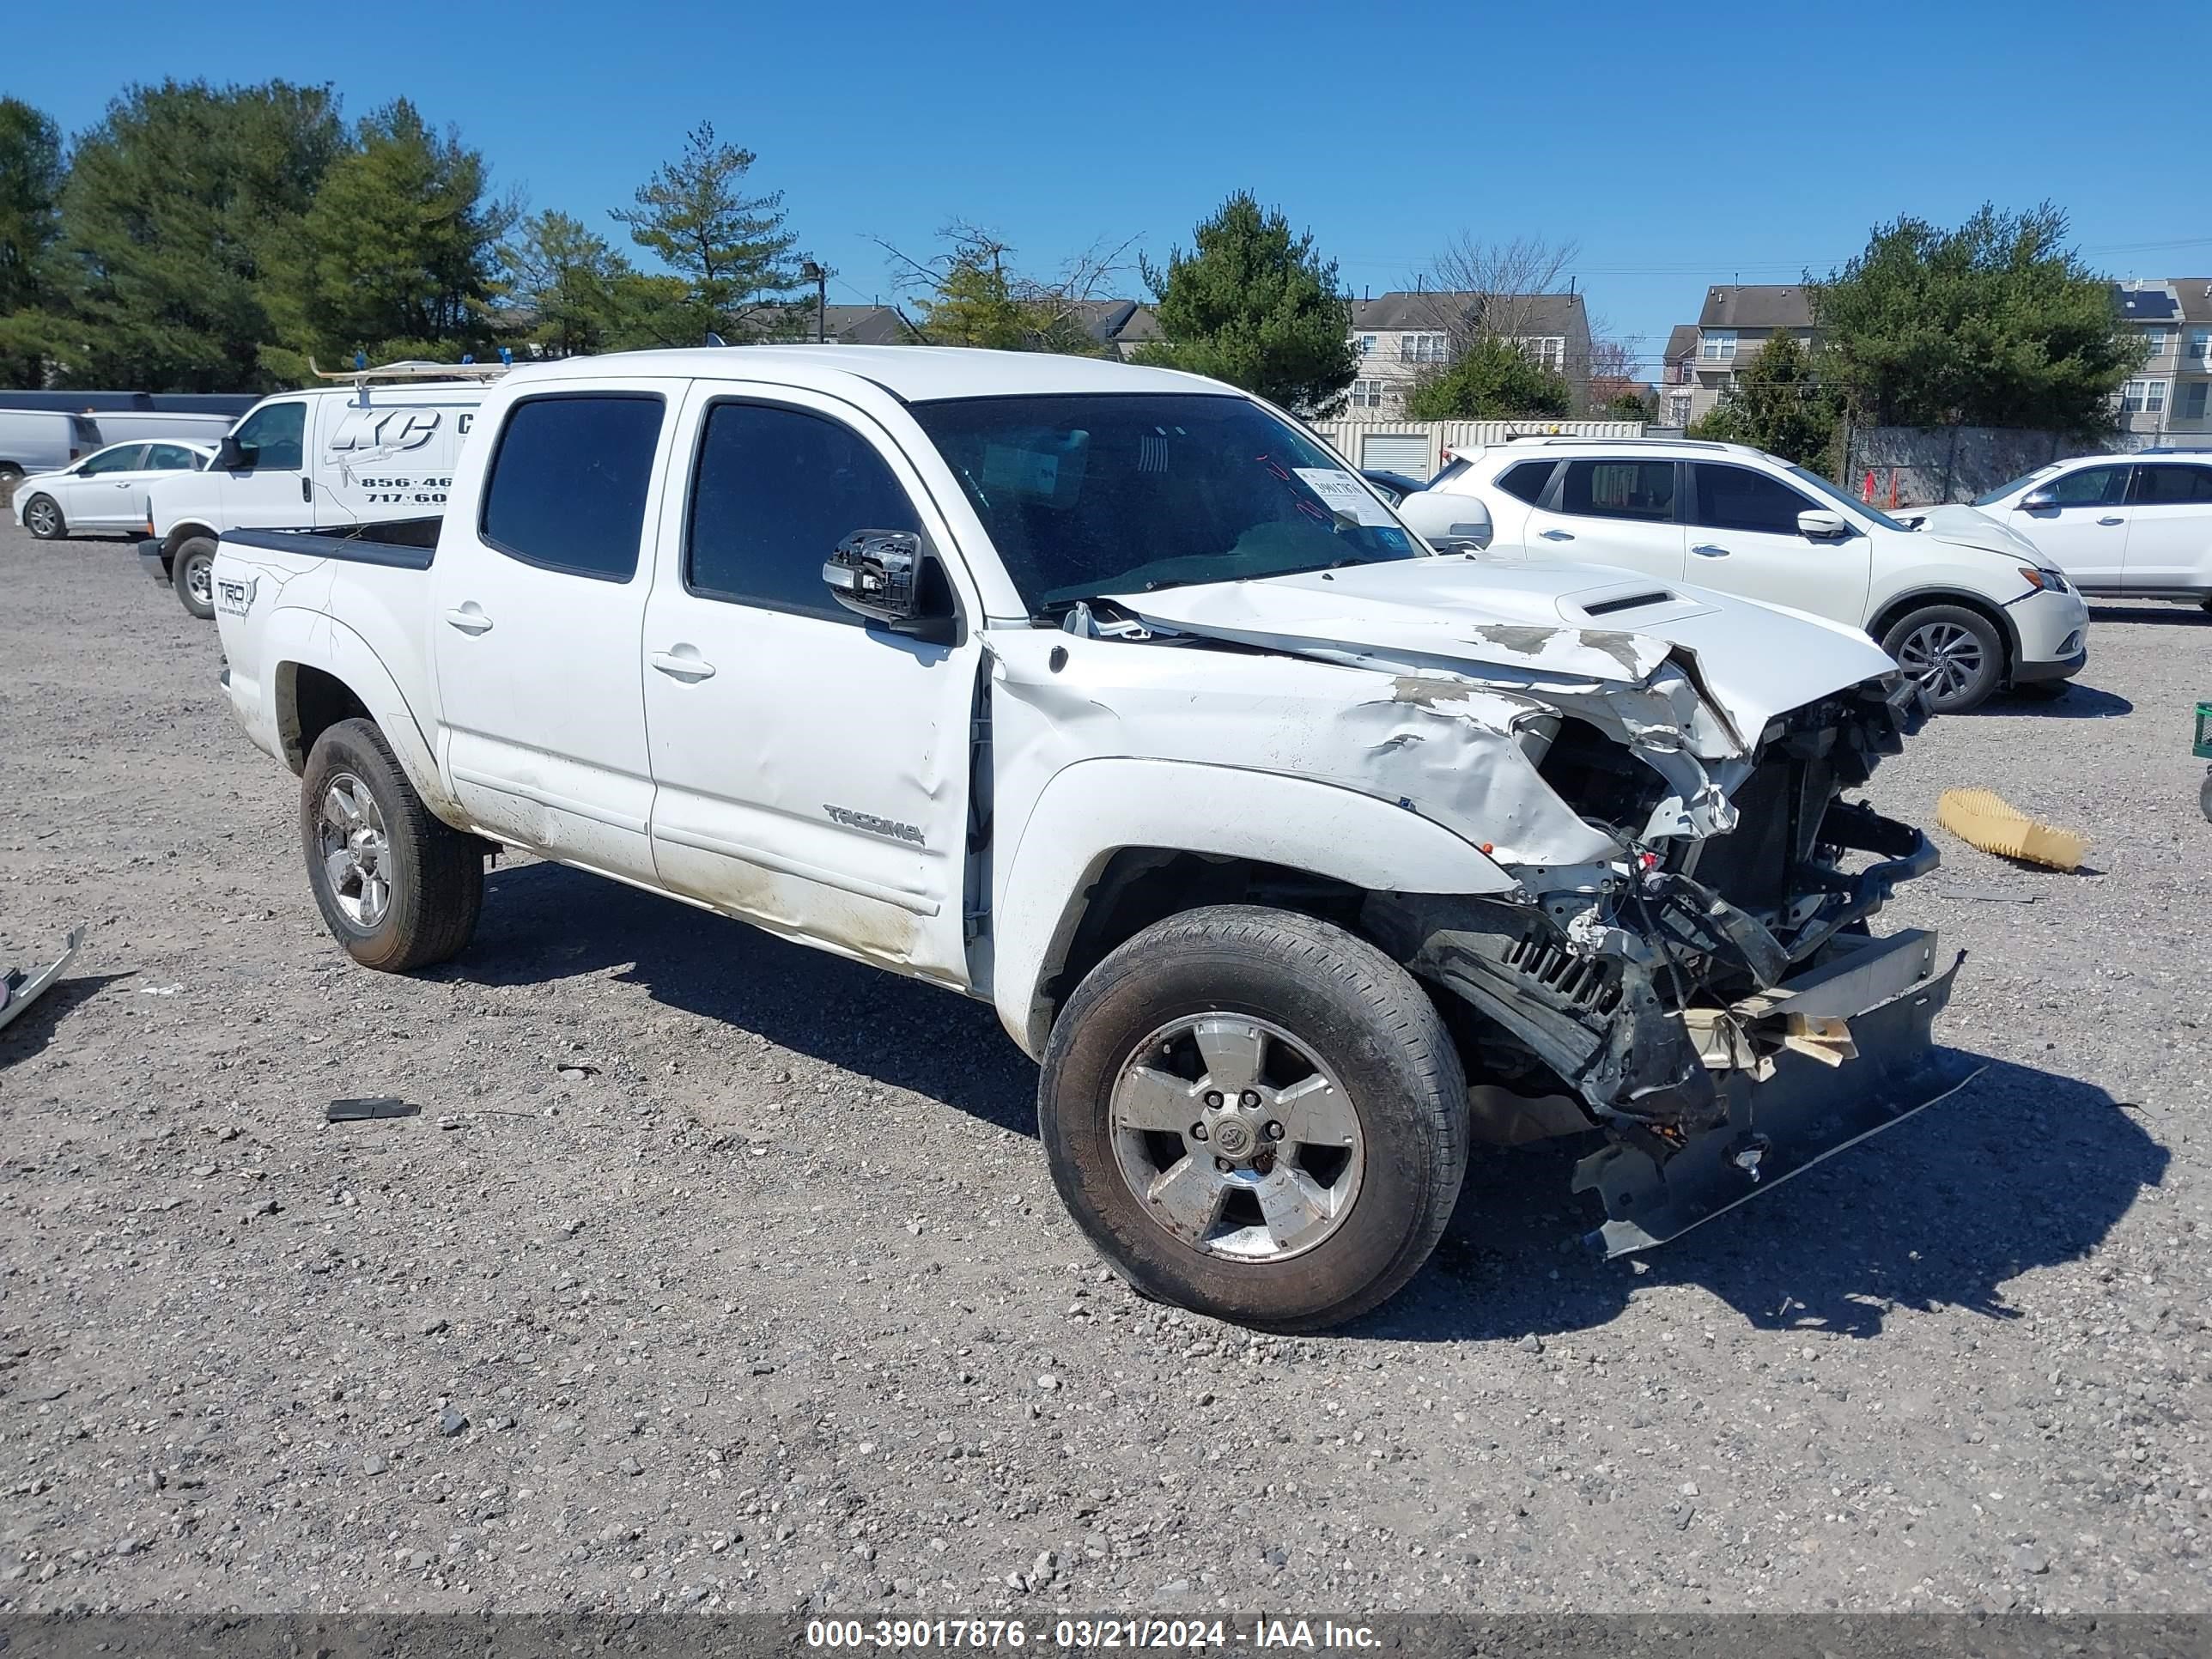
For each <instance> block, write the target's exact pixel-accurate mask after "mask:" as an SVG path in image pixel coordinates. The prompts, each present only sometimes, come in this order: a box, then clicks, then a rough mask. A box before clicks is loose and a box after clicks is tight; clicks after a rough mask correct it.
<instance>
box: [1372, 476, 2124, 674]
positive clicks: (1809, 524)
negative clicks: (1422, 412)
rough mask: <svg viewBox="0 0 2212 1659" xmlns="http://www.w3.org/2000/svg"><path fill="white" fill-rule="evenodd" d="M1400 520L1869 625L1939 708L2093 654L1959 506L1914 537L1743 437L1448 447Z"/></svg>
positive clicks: (2076, 624)
mask: <svg viewBox="0 0 2212 1659" xmlns="http://www.w3.org/2000/svg"><path fill="white" fill-rule="evenodd" d="M1398 511H1399V513H1400V514H1401V516H1402V517H1403V518H1404V519H1405V520H1406V521H1407V523H1408V524H1410V525H1412V526H1413V527H1414V528H1415V529H1416V530H1419V532H1421V533H1422V534H1423V535H1425V536H1426V537H1427V538H1429V539H1430V540H1431V542H1435V541H1445V542H1461V543H1466V542H1473V543H1476V544H1481V545H1484V546H1486V547H1487V548H1488V549H1489V550H1490V553H1491V555H1492V557H1495V558H1504V559H1567V560H1573V561H1575V562H1580V563H1587V564H1605V565H1620V566H1625V567H1626V568H1629V569H1632V570H1637V571H1641V572H1643V573H1644V574H1646V575H1650V576H1656V577H1658V578H1660V579H1661V580H1664V581H1668V582H1695V583H1696V584H1698V585H1699V586H1704V587H1708V588H1714V589H1717V590H1719V591H1720V592H1724V593H1735V594H1739V595H1741V596H1742V597H1743V598H1745V599H1758V600H1761V601H1763V602H1765V603H1766V604H1768V605H1781V606H1785V607H1787V608H1789V609H1790V610H1794V611H1806V612H1809V613H1811V614H1812V615H1814V616H1816V617H1826V618H1828V619H1829V620H1830V621H1832V622H1839V623H1847V624H1848V625H1850V626H1851V627H1854V628H1863V629H1865V630H1866V631H1867V632H1868V633H1869V635H1872V636H1873V637H1874V638H1875V640H1877V641H1880V642H1881V647H1882V648H1883V649H1884V650H1886V651H1887V652H1888V653H1890V655H1891V656H1893V657H1894V658H1896V659H1897V660H1898V662H1899V664H1900V665H1902V666H1904V667H1905V669H1907V670H1908V671H1911V673H1913V674H1914V675H1916V676H1917V678H1919V680H1920V683H1921V684H1923V686H1924V687H1926V688H1927V691H1928V696H1929V701H1930V702H1931V703H1932V704H1933V705H1934V707H1935V708H1936V710H1937V711H1938V712H1939V713H1942V714H1960V713H1962V712H1964V711H1965V710H1966V709H1969V708H1974V707H1975V706H1976V705H1978V703H1980V702H1982V701H1983V700H1984V699H1985V698H1986V697H1988V696H1990V694H1991V693H1993V692H1995V691H1996V690H1998V689H1999V688H2000V687H2002V686H2006V685H2020V684H2029V683H2032V682H2035V681H2043V680H2060V679H2064V678H2067V677H2069V676H2070V675H2072V674H2075V673H2076V672H2078V671H2080V670H2081V665H2082V664H2083V663H2084V662H2085V661H2087V657H2088V650H2087V638H2088V628H2089V611H2088V608H2087V606H2086V605H2083V604H2082V603H2081V597H2080V595H2078V594H2077V593H2075V592H2074V591H2073V589H2072V587H2071V586H2070V585H2069V582H2068V581H2067V580H2066V578H2065V577H2064V575H2063V574H2061V573H2060V572H2059V571H2057V569H2054V568H2051V563H2050V561H2049V560H2048V559H2046V558H2045V557H2043V556H2040V555H2039V554H2038V552H2037V550H2036V548H2035V545H2034V544H2033V543H2031V542H2029V541H2027V539H2026V538H2023V537H2021V536H2020V535H2018V534H2017V533H2015V532H2013V531H2012V530H2009V529H2008V528H2007V527H2006V526H2004V525H2002V524H2001V523H1999V522H1998V521H1997V520H1994V519H1992V518H1990V517H1988V516H1986V515H1984V514H1983V513H1978V512H1976V511H1975V510H1974V509H1973V508H1972V507H1935V508H1931V509H1929V511H1928V512H1927V513H1925V514H1923V516H1922V518H1921V520H1920V522H1919V523H1918V525H1917V526H1916V527H1914V528H1910V529H1909V528H1907V527H1906V526H1904V525H1902V524H1899V522H1898V521H1897V520H1894V519H1892V518H1890V517H1888V516H1887V514H1885V513H1880V512H1878V511H1876V510H1875V508H1873V507H1868V506H1866V505H1865V504H1864V503H1863V502H1860V501H1854V500H1853V499H1852V498H1851V497H1850V496H1849V495H1845V494H1844V493H1843V492H1842V491H1841V490H1839V489H1837V488H1836V487H1835V486H1834V485H1833V484H1832V483H1828V481H1827V480H1826V479H1825V478H1822V477H1820V476H1818V475H1817V474H1815V473H1812V472H1808V471H1806V470H1805V469H1804V468H1802V467H1800V466H1793V465H1790V463H1789V462H1787V461H1784V460H1781V459H1777V458H1776V457H1774V456H1772V455H1769V454H1767V453H1765V452H1764V451H1761V450H1757V449H1752V448H1749V447H1746V446H1744V445H1741V444H1719V443H1703V442H1699V441H1694V440H1688V439H1684V440H1679V441H1662V440H1651V439H1626V440H1624V439H1595V438H1546V439H1540V440H1536V441H1521V442H1515V443H1507V444H1504V445H1498V446H1495V447H1489V448H1485V449H1478V450H1468V451H1463V452H1459V453H1455V456H1454V458H1453V459H1452V460H1451V461H1450V463H1449V465H1446V466H1445V468H1444V470H1443V471H1441V472H1439V473H1438V474H1437V476H1436V477H1434V478H1432V479H1431V480H1430V481H1429V486H1428V488H1427V489H1425V490H1423V491H1421V492H1420V493H1419V494H1417V495H1409V496H1407V498H1406V499H1405V501H1402V502H1401V503H1400V505H1399V508H1398Z"/></svg>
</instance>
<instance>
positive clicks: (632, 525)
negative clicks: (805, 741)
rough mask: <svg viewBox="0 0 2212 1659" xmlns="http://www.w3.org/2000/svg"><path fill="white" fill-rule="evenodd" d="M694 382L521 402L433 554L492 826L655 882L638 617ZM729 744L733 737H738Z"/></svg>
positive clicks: (454, 781)
mask: <svg viewBox="0 0 2212 1659" xmlns="http://www.w3.org/2000/svg"><path fill="white" fill-rule="evenodd" d="M683 389H684V383H683V382H682V381H680V380H659V381H647V382H642V383H634V384H631V385H627V386H622V387H620V388H614V387H606V388H604V389H603V388H601V387H598V386H591V387H589V388H588V389H578V390H573V391H563V390H550V389H549V390H547V391H545V392H540V393H538V394H537V395H535V396H532V397H527V398H520V399H518V400H517V401H516V402H514V403H513V404H509V405H507V415H506V418H505V422H504V424H503V426H502V427H501V430H500V432H499V433H498V434H497V435H495V439H494V447H493V449H492V452H491V454H490V456H489V466H488V468H487V470H486V473H485V477H484V481H483V488H482V490H481V493H480V496H479V497H478V498H477V500H475V501H466V500H465V501H461V502H459V503H457V505H458V506H459V507H460V508H461V510H462V512H463V513H466V514H468V517H467V518H466V519H465V520H461V521H459V522H457V521H456V520H454V519H453V518H450V517H449V518H448V519H447V521H446V524H445V526H444V530H443V534H442V537H441V540H440V542H439V544H438V556H437V558H436V560H435V562H433V563H432V565H431V567H430V576H431V583H430V586H431V614H430V624H429V626H430V637H431V640H432V641H433V643H432V646H431V653H432V657H433V659H434V661H435V665H436V668H437V676H438V699H439V703H440V706H441V713H440V718H441V728H440V733H439V740H440V745H441V747H440V763H441V765H442V766H443V767H444V768H445V769H446V774H447V782H448V785H449V787H451V788H452V790H453V795H454V798H455V799H458V800H459V801H460V802H461V803H462V805H464V806H465V807H466V808H467V810H468V812H469V814H470V816H471V818H472V819H473V820H474V821H475V823H477V826H478V827H479V828H481V829H487V830H489V831H490V832H491V833H492V834H494V835H496V836H502V837H504V838H505V839H507V840H509V841H513V842H520V843H521V844H522V845H523V846H525V847H529V848H534V849H536V850H538V851H539V852H542V853H545V854H550V856H552V857H555V858H557V859H561V860H565V861H567V862H568V863H572V864H578V865H581V866H585V867H586V868H589V869H593V870H598V871H602V872H606V873H608V874H611V875H617V876H623V877H627V878H630V879H632V880H636V881H647V882H650V881H651V880H652V879H653V852H652V848H651V847H650V846H649V845H648V844H647V835H646V830H647V822H648V820H649V817H650V816H651V811H652V803H653V779H652V775H651V770H650V768H649V766H648V764H647V758H646V747H645V706H644V701H643V696H642V689H641V685H640V678H641V674H642V671H643V667H642V663H641V657H640V653H639V627H640V624H641V621H642V619H643V617H644V614H645V596H646V590H647V587H649V586H651V576H652V571H651V566H650V562H649V560H648V559H647V557H646V556H645V553H646V550H647V547H648V546H649V545H650V538H651V534H652V531H653V525H654V523H655V520H656V519H657V518H658V516H659V507H660V488H661V477H662V473H663V471H665V464H666V455H667V450H666V438H665V433H666V431H667V429H668V428H669V426H670V424H671V423H670V422H669V420H668V418H667V417H668V415H669V413H670V412H671V410H673V409H674V408H675V406H676V405H677V404H678V401H679V400H680V398H681V395H682V392H683ZM723 736H724V738H725V740H731V734H729V733H725V734H723Z"/></svg>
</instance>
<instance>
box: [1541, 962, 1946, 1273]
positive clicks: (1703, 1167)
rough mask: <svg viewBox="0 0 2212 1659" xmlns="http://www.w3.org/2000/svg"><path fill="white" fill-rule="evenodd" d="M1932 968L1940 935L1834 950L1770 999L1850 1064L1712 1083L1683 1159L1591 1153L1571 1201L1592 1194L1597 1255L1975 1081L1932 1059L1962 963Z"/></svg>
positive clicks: (1611, 1149)
mask: <svg viewBox="0 0 2212 1659" xmlns="http://www.w3.org/2000/svg"><path fill="white" fill-rule="evenodd" d="M1963 960H1965V952H1963V951H1961V952H1960V954H1959V956H1958V957H1956V958H1954V960H1953V961H1952V963H1951V964H1950V965H1949V966H1948V968H1945V969H1942V971H1941V972H1940V973H1939V972H1937V971H1936V935H1935V934H1933V933H1926V932H1922V931H1918V930H1909V931H1907V932H1905V933H1898V934H1896V935H1894V936H1893V937H1891V938H1889V939H1863V940H1839V941H1838V942H1837V947H1836V955H1835V957H1834V958H1833V959H1832V961H1830V962H1829V963H1826V964H1824V965H1823V966H1822V967H1820V968H1819V969H1814V970H1813V971H1811V972H1809V973H1807V974H1804V975H1799V976H1797V977H1796V978H1795V979H1792V980H1790V981H1786V982H1785V983H1784V984H1783V985H1781V986H1778V987H1776V992H1777V994H1778V995H1777V997H1776V998H1775V999H1774V1000H1773V1008H1774V1012H1775V1016H1776V1017H1778V1018H1786V1017H1787V1016H1788V1015H1792V1014H1794V1015H1796V1016H1799V1017H1801V1018H1802V1020H1804V1021H1807V1022H1812V1023H1814V1024H1815V1025H1816V1026H1819V1025H1825V1024H1826V1022H1832V1021H1838V1020H1840V1021H1841V1022H1843V1024H1844V1025H1846V1026H1847V1027H1848V1029H1849V1032H1850V1042H1851V1045H1852V1046H1853V1048H1855V1049H1856V1056H1857V1057H1856V1058H1853V1059H1849V1060H1844V1062H1843V1063H1842V1064H1841V1065H1830V1064H1828V1063H1826V1061H1824V1060H1821V1059H1820V1058H1818V1057H1816V1056H1814V1055H1813V1054H1808V1053H1806V1052H1803V1051H1802V1050H1801V1049H1799V1048H1786V1047H1785V1048H1781V1049H1780V1050H1779V1051H1778V1052H1775V1053H1773V1054H1771V1056H1770V1057H1769V1059H1768V1062H1767V1067H1762V1069H1763V1070H1765V1072H1766V1074H1765V1080H1764V1081H1754V1080H1753V1076H1752V1074H1751V1073H1748V1072H1746V1071H1741V1070H1731V1071H1723V1072H1719V1073H1717V1074H1716V1076H1715V1082H1716V1085H1717V1088H1718V1090H1719V1091H1720V1094H1721V1097H1722V1098H1723V1101H1724V1102H1725V1103H1726V1106H1727V1109H1728V1115H1727V1117H1726V1119H1725V1121H1722V1122H1720V1123H1718V1124H1716V1125H1715V1126H1714V1127H1711V1128H1709V1129H1704V1130H1700V1131H1699V1132H1697V1133H1692V1134H1691V1135H1690V1136H1689V1137H1688V1138H1687V1139H1686V1140H1685V1141H1684V1142H1683V1143H1682V1145H1681V1146H1680V1148H1679V1149H1677V1150H1674V1151H1673V1152H1666V1151H1665V1150H1664V1148H1663V1146H1660V1145H1659V1143H1656V1142H1654V1143H1652V1146H1651V1147H1647V1146H1644V1145H1631V1144H1628V1143H1627V1142H1626V1141H1624V1140H1615V1141H1613V1142H1612V1143H1611V1144H1609V1145H1607V1146H1605V1147H1604V1148H1602V1149H1601V1150H1600V1151H1598V1152H1593V1153H1591V1154H1590V1155H1589V1157H1588V1158H1584V1159H1583V1161H1582V1162H1581V1163H1580V1164H1577V1165H1576V1167H1575V1179H1574V1190H1575V1191H1577V1192H1578V1193H1579V1192H1595V1193H1596V1194H1598V1195H1599V1197H1600V1198H1601V1200H1602V1201H1603V1202H1604V1205H1605V1212H1606V1216H1607V1219H1606V1222H1605V1224H1604V1225H1602V1226H1601V1227H1599V1228H1598V1229H1597V1230H1596V1231H1594V1232H1592V1233H1591V1234H1590V1235H1589V1243H1590V1244H1591V1245H1592V1246H1593V1247H1594V1248H1595V1249H1599V1250H1601V1252H1602V1253H1603V1254H1604V1255H1607V1256H1615V1255H1625V1254H1626V1253H1627V1252H1629V1251H1632V1250H1641V1249H1650V1247H1651V1246H1652V1245H1655V1244H1663V1243H1666V1242H1667V1241H1668V1239H1670V1238H1674V1237H1678V1236H1679V1235H1680V1234H1682V1233H1685V1232H1687V1231H1689V1230H1690V1229H1691V1228H1692V1227H1694V1226H1696V1225H1698V1224H1699V1223H1700V1222H1703V1221H1710V1220H1711V1219H1712V1218H1713V1217H1715V1216H1717V1215H1719V1214H1721V1213H1722V1212H1723V1211H1727V1210H1732V1209H1734V1208H1735V1206H1737V1205H1739V1204H1741V1203H1742V1202H1744V1201H1745V1200H1747V1199H1752V1198H1756V1197H1758V1196H1759V1194H1761V1193H1764V1192H1768V1191H1771V1190H1772V1189H1773V1188H1776V1187H1778V1186H1779V1185H1780V1184H1781V1183H1782V1182H1785V1181H1787V1180H1789V1179H1790V1176H1795V1175H1801V1174H1802V1173H1803V1172H1804V1171H1805V1170H1809V1169H1811V1168H1812V1167H1813V1165H1814V1164H1818V1163H1820V1161H1821V1160H1822V1159H1823V1158H1831V1157H1833V1156H1834V1155H1835V1154H1836V1153H1838V1152H1842V1151H1843V1150H1844V1148H1845V1147H1847V1146H1855V1145H1856V1144H1857V1143H1858V1142H1859V1141H1862V1140H1864V1139H1866V1138H1867V1137H1868V1136H1869V1135H1873V1134H1878V1133H1881V1131H1882V1130H1884V1129H1887V1128H1889V1127H1893V1125H1896V1124H1899V1123H1901V1122H1903V1121H1905V1119H1906V1118H1908V1117H1911V1115H1913V1114H1914V1113H1915V1112H1917V1111H1920V1110H1922V1109H1923V1108H1926V1107H1929V1106H1932V1105H1934V1104H1935V1103H1936V1102H1937V1101H1939V1100H1942V1098H1944V1097H1946V1096H1947V1095H1950V1094H1953V1093H1954V1092H1956V1091H1958V1090H1959V1089H1960V1088H1962V1087H1964V1086H1965V1085H1966V1084H1967V1083H1969V1082H1971V1081H1972V1079H1973V1078H1974V1077H1975V1076H1976V1075H1977V1074H1978V1073H1979V1072H1980V1070H1981V1069H1982V1068H1981V1067H1980V1066H1978V1065H1977V1064H1975V1063H1974V1062H1973V1061H1972V1060H1968V1059H1966V1058H1963V1057H1961V1056H1958V1055H1954V1054H1948V1053H1942V1052H1939V1051H1938V1050H1936V1048H1935V1046H1934V1042H1933V1037H1932V1034H1931V1030H1930V1026H1931V1024H1932V1022H1933V1021H1934V1019H1935V1018H1936V1015H1937V1014H1938V1013H1940V1012H1942V1009H1943V1007H1944V1006H1945V1005H1946V1004H1947V1003H1948V1001H1949V1000H1950V998H1951V981H1952V979H1953V978H1954V975H1956V974H1957V973H1958V970H1959V963H1960V962H1961V961H1963ZM1769 1067H1771V1069H1768V1068H1769ZM1654 1148H1656V1150H1654Z"/></svg>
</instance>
